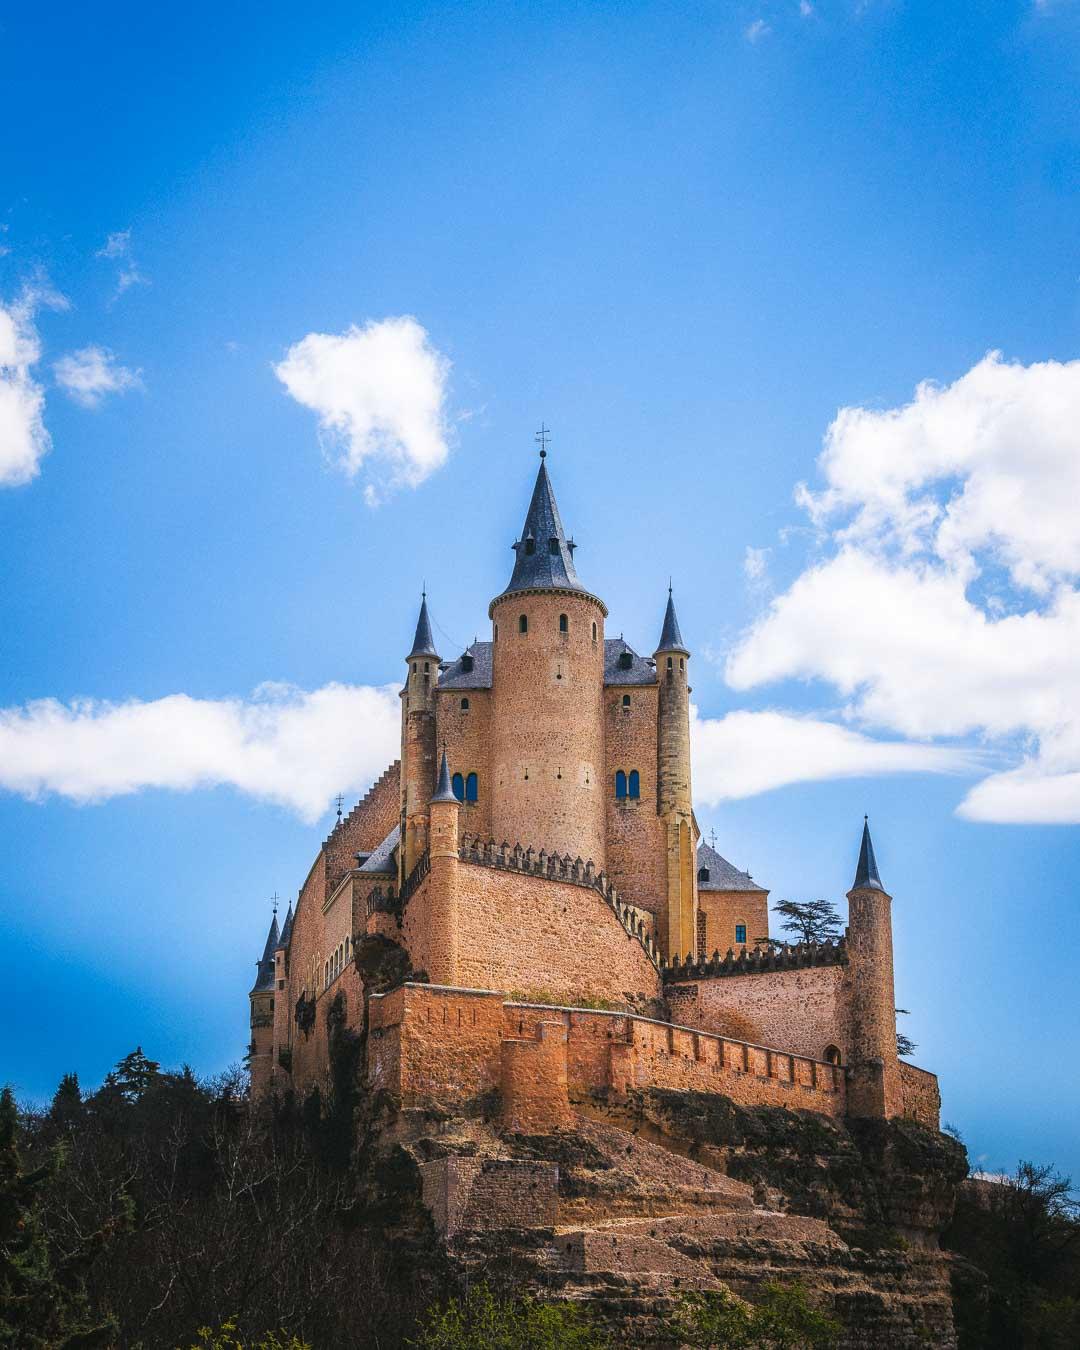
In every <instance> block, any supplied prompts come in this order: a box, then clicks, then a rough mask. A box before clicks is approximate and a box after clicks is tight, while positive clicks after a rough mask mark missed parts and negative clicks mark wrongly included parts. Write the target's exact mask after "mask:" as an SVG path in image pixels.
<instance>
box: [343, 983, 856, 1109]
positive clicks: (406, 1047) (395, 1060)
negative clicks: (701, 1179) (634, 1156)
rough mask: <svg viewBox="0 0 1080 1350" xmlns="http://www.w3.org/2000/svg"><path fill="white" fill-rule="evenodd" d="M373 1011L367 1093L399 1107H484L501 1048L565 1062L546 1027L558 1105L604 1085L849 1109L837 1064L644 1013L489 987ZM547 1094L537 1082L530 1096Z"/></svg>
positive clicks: (413, 997) (428, 992) (497, 1078)
mask: <svg viewBox="0 0 1080 1350" xmlns="http://www.w3.org/2000/svg"><path fill="white" fill-rule="evenodd" d="M370 1007H371V1013H370V1020H369V1028H370V1029H369V1037H368V1065H369V1082H370V1086H371V1087H372V1088H374V1089H383V1090H386V1091H389V1092H391V1093H392V1094H394V1095H395V1096H397V1097H400V1099H401V1101H402V1102H403V1103H404V1104H405V1105H415V1106H421V1105H426V1104H432V1103H439V1104H443V1105H454V1106H459V1107H460V1106H469V1105H471V1106H473V1107H474V1108H478V1107H480V1106H481V1105H482V1104H483V1102H484V1101H485V1099H486V1100H487V1101H488V1102H489V1103H490V1100H491V1094H492V1092H493V1091H494V1090H495V1089H496V1088H499V1087H500V1084H501V1081H502V1073H503V1063H504V1061H503V1055H504V1053H505V1052H504V1050H503V1046H504V1044H505V1042H506V1041H507V1040H510V1041H516V1042H517V1043H518V1044H519V1045H520V1044H521V1043H523V1042H525V1041H527V1040H532V1041H534V1043H536V1044H537V1045H538V1046H543V1045H545V1044H546V1045H547V1046H548V1048H549V1051H548V1052H549V1053H551V1052H554V1051H555V1050H556V1049H558V1051H559V1052H560V1055H561V1051H562V1049H563V1048H564V1043H563V1041H562V1040H561V1039H560V1038H557V1037H555V1036H554V1035H552V1032H554V1031H559V1030H563V1029H564V1030H565V1036H566V1040H565V1054H566V1059H565V1064H566V1070H565V1072H566V1078H565V1084H566V1086H565V1089H564V1088H563V1086H562V1084H561V1082H556V1083H553V1084H552V1088H551V1092H552V1094H553V1100H555V1099H556V1098H557V1099H558V1100H557V1101H556V1102H555V1105H556V1107H557V1106H558V1101H561V1100H562V1092H563V1091H568V1093H569V1098H570V1100H571V1102H573V1101H574V1100H575V1099H578V1100H580V1099H584V1098H587V1097H588V1096H589V1095H590V1094H591V1093H594V1092H596V1091H603V1090H608V1089H610V1090H613V1091H615V1092H625V1091H628V1090H632V1089H633V1090H642V1089H646V1088H650V1087H665V1088H673V1089H676V1090H680V1091H694V1092H717V1093H723V1094H724V1095H725V1096H728V1097H731V1098H732V1099H733V1100H734V1101H736V1102H739V1103H740V1104H742V1105H749V1106H756V1105H771V1106H787V1107H791V1108H801V1109H806V1110H812V1111H819V1112H822V1113H823V1114H826V1115H832V1116H840V1115H843V1113H844V1108H845V1100H846V1098H845V1086H844V1074H843V1071H842V1070H840V1069H836V1068H834V1066H832V1065H829V1064H825V1063H822V1062H820V1061H818V1060H813V1059H810V1058H806V1057H802V1056H798V1055H792V1054H785V1053H782V1052H779V1051H776V1050H771V1049H768V1048H766V1047H764V1046H758V1045H750V1044H747V1043H746V1042H742V1041H737V1040H734V1039H731V1038H726V1037H720V1036H715V1035H710V1034H708V1033H703V1032H696V1031H694V1030H691V1029H689V1028H685V1027H678V1026H670V1025H668V1024H666V1023H661V1022H653V1021H650V1020H649V1019H648V1018H643V1017H636V1016H633V1015H630V1014H625V1013H605V1012H600V1011H596V1010H593V1009H585V1008H557V1007H549V1006H546V1005H537V1004H527V1003H514V1002H505V1003H504V1001H503V999H502V997H501V996H499V995H497V994H493V993H490V992H486V991H477V990H468V989H445V988H440V987H437V986H432V985H406V986H405V987H404V988H402V989H398V990H395V991H394V992H393V993H391V994H386V995H375V996H373V997H372V999H371V1005H370ZM542 1027H544V1028H545V1031H544V1032H542V1031H541V1028H542ZM541 1053H543V1052H541ZM560 1072H561V1069H560ZM542 1090H543V1082H542V1081H540V1082H538V1083H537V1085H536V1092H537V1093H541V1092H542ZM534 1105H535V1104H534ZM550 1106H551V1103H550V1102H547V1101H544V1102H541V1103H540V1104H539V1105H538V1106H537V1107H536V1109H537V1110H538V1111H541V1112H544V1111H547V1110H548V1109H549V1107H550Z"/></svg>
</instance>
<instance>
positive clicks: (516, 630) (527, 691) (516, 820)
mask: <svg viewBox="0 0 1080 1350" xmlns="http://www.w3.org/2000/svg"><path fill="white" fill-rule="evenodd" d="M545 453H546V452H544V451H541V459H540V470H539V472H538V474H537V476H536V484H535V487H534V488H533V494H532V500H531V501H530V503H529V509H528V511H527V513H526V516H525V524H524V527H523V529H522V531H521V537H520V538H519V539H518V540H517V541H516V542H515V544H514V545H513V549H514V554H515V559H514V570H513V574H512V575H511V577H510V581H509V583H508V585H507V587H506V589H505V590H504V591H503V592H502V593H501V594H500V595H498V596H496V598H495V599H494V600H493V601H492V602H491V606H490V608H489V611H488V612H489V615H490V617H491V620H492V625H493V628H492V636H493V641H494V645H493V651H492V666H493V675H492V731H491V744H492V765H493V773H492V775H491V776H492V780H493V781H492V784H491V791H492V794H493V796H492V812H491V828H492V833H493V834H494V836H495V838H496V839H497V840H499V841H500V842H501V841H502V840H506V841H507V842H508V843H511V844H513V843H517V842H520V843H521V844H522V845H523V846H525V847H528V846H530V845H531V846H532V847H534V848H537V849H540V848H543V849H546V850H547V851H548V852H549V853H569V854H570V855H571V856H572V857H576V856H580V857H581V858H583V859H586V860H588V859H590V858H591V859H592V861H593V862H594V863H595V865H596V868H597V870H598V871H599V870H601V869H602V868H603V867H604V865H605V863H604V857H605V852H606V849H605V841H606V830H605V814H606V804H607V803H606V798H605V795H604V794H605V786H606V785H605V783H604V711H603V689H604V619H605V617H606V615H607V609H606V607H605V605H604V603H603V601H601V600H599V599H598V598H597V597H596V596H595V595H592V594H591V593H590V592H589V591H587V590H586V589H585V587H584V586H583V585H582V584H581V582H580V580H579V579H578V575H577V570H576V568H575V566H574V550H575V547H576V546H575V544H574V541H573V540H572V539H568V538H567V536H566V532H565V530H564V529H563V524H562V519H561V517H560V515H559V508H558V506H557V504H556V502H555V494H554V491H553V489H552V486H551V479H550V478H549V476H548V472H547V466H546V464H545V462H544V456H545Z"/></svg>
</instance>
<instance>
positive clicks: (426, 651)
mask: <svg viewBox="0 0 1080 1350" xmlns="http://www.w3.org/2000/svg"><path fill="white" fill-rule="evenodd" d="M438 654H439V653H438V652H437V651H436V650H435V639H434V638H433V637H432V636H431V619H430V618H429V617H428V608H427V595H426V594H425V595H424V596H423V597H422V599H421V601H420V616H419V618H418V619H417V620H416V634H415V636H414V637H413V641H412V651H411V652H410V653H409V658H412V657H414V656H438Z"/></svg>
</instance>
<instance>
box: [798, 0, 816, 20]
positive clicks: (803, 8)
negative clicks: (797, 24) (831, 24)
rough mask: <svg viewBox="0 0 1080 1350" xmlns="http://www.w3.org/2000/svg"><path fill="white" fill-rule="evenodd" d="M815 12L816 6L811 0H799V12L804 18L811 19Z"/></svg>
mask: <svg viewBox="0 0 1080 1350" xmlns="http://www.w3.org/2000/svg"><path fill="white" fill-rule="evenodd" d="M813 13H814V6H813V5H812V4H811V3H810V0H799V14H800V15H801V16H802V18H804V19H809V18H811V16H812V15H813Z"/></svg>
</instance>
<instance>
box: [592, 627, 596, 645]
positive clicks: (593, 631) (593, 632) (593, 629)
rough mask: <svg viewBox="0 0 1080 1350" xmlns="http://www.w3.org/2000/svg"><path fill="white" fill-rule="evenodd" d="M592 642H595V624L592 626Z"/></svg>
mask: <svg viewBox="0 0 1080 1350" xmlns="http://www.w3.org/2000/svg"><path fill="white" fill-rule="evenodd" d="M592 640H593V641H594V642H595V641H596V624H595V623H594V624H593V626H592Z"/></svg>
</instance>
